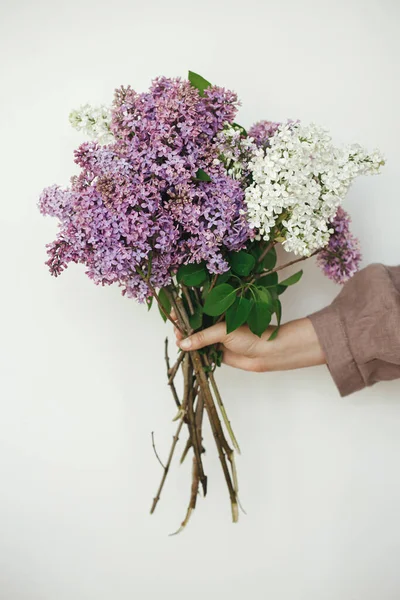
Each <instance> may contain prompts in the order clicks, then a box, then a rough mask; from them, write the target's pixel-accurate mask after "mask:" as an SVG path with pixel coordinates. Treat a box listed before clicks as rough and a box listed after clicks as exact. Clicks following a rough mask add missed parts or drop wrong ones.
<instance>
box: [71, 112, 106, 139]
mask: <svg viewBox="0 0 400 600" xmlns="http://www.w3.org/2000/svg"><path fill="white" fill-rule="evenodd" d="M69 122H70V123H71V125H72V127H73V128H74V129H76V130H77V131H83V132H84V133H86V134H87V135H88V136H89V137H91V138H94V139H96V141H97V142H99V144H108V143H110V142H112V141H113V140H114V137H113V135H112V133H111V130H110V123H111V110H110V109H109V108H108V107H106V106H99V107H93V106H90V104H84V105H83V106H81V107H80V108H79V109H78V110H73V111H72V112H71V113H70V115H69Z"/></svg>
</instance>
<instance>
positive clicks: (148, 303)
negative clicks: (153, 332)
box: [146, 296, 154, 310]
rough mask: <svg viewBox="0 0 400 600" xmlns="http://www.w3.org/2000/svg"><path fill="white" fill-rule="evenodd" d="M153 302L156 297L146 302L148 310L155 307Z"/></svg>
mask: <svg viewBox="0 0 400 600" xmlns="http://www.w3.org/2000/svg"><path fill="white" fill-rule="evenodd" d="M153 300H154V296H151V297H150V298H147V300H146V303H147V310H150V309H151V307H152V306H153Z"/></svg>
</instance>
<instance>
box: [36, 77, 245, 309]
mask: <svg viewBox="0 0 400 600" xmlns="http://www.w3.org/2000/svg"><path fill="white" fill-rule="evenodd" d="M237 105H238V101H237V97H236V95H235V94H234V93H233V92H231V91H229V90H225V89H223V88H220V87H216V86H212V87H210V88H207V89H206V90H205V91H204V94H203V95H201V94H199V92H198V90H197V89H195V88H194V87H192V85H191V84H190V83H189V82H188V81H182V80H180V79H179V78H178V79H167V78H164V77H161V78H158V79H156V80H154V81H153V83H152V85H151V88H150V90H149V91H148V92H146V93H142V94H138V93H136V92H135V91H133V90H132V89H131V88H130V87H127V88H125V87H121V88H119V89H117V90H116V92H115V98H114V103H113V109H112V122H111V132H112V134H113V136H114V141H112V142H111V143H109V144H107V145H103V146H101V145H99V144H98V143H97V142H86V143H83V144H82V145H81V146H80V147H79V148H78V149H77V150H76V152H75V162H76V163H77V164H78V165H79V166H80V167H81V169H82V170H81V172H80V174H79V175H78V176H76V177H73V178H72V179H71V187H70V188H68V189H61V188H60V187H58V186H51V187H49V188H47V189H45V190H44V191H43V192H42V195H41V197H40V200H39V208H40V210H41V212H42V213H43V214H47V215H51V216H55V217H57V218H58V219H59V220H60V232H59V235H58V237H57V239H56V241H55V242H53V243H52V244H49V245H48V254H49V260H48V262H47V264H48V265H49V268H50V270H51V273H52V274H53V275H58V274H60V273H61V272H62V271H63V269H65V268H66V267H67V265H68V263H70V262H76V263H83V264H85V265H86V267H87V271H86V272H87V274H88V276H89V277H90V278H92V279H93V281H94V282H95V283H97V284H102V285H105V284H111V283H118V284H119V285H121V286H122V287H123V293H127V295H128V296H132V297H135V298H137V299H138V300H140V301H143V300H145V299H146V298H147V297H149V296H150V295H151V288H152V287H154V288H160V287H163V286H165V285H168V283H170V281H171V275H172V274H173V273H174V272H176V270H177V268H178V267H179V265H181V264H186V263H189V262H190V263H197V262H201V261H205V262H206V265H207V268H208V270H209V271H210V272H211V273H222V272H224V271H226V270H228V268H229V267H228V263H227V262H226V260H225V258H224V251H225V250H240V249H241V248H243V247H244V245H245V243H246V241H247V240H248V239H249V237H250V236H251V231H250V229H249V227H248V224H247V220H246V217H245V214H244V213H245V211H244V208H245V205H244V191H243V189H242V187H241V185H240V183H239V182H238V181H235V180H234V179H232V178H231V177H230V176H229V175H228V174H227V172H226V170H225V168H224V166H223V165H221V164H218V161H216V160H215V159H216V157H217V156H218V153H219V150H218V143H217V134H218V132H219V131H221V130H222V129H223V127H224V124H226V123H227V122H232V121H233V120H234V117H235V114H236V112H237ZM199 169H202V170H203V171H204V172H205V173H207V174H208V175H209V177H210V178H211V181H198V180H197V179H196V173H197V172H198V170H199ZM146 277H149V282H150V286H149V285H148V284H147V283H146V281H145V279H146Z"/></svg>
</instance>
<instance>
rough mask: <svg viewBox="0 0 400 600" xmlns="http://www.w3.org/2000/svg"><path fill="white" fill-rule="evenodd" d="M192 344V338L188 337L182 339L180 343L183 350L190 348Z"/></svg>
mask: <svg viewBox="0 0 400 600" xmlns="http://www.w3.org/2000/svg"><path fill="white" fill-rule="evenodd" d="M191 345H192V340H191V339H190V338H186V340H182V341H181V343H180V346H181V348H182V350H189V348H190V346H191Z"/></svg>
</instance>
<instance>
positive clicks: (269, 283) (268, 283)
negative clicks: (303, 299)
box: [257, 273, 278, 288]
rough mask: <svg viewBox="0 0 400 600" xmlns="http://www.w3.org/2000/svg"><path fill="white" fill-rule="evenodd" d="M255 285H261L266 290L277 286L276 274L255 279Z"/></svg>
mask: <svg viewBox="0 0 400 600" xmlns="http://www.w3.org/2000/svg"><path fill="white" fill-rule="evenodd" d="M257 285H262V286H263V287H266V288H272V287H275V286H276V285H278V273H269V274H268V275H264V277H260V279H257Z"/></svg>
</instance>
